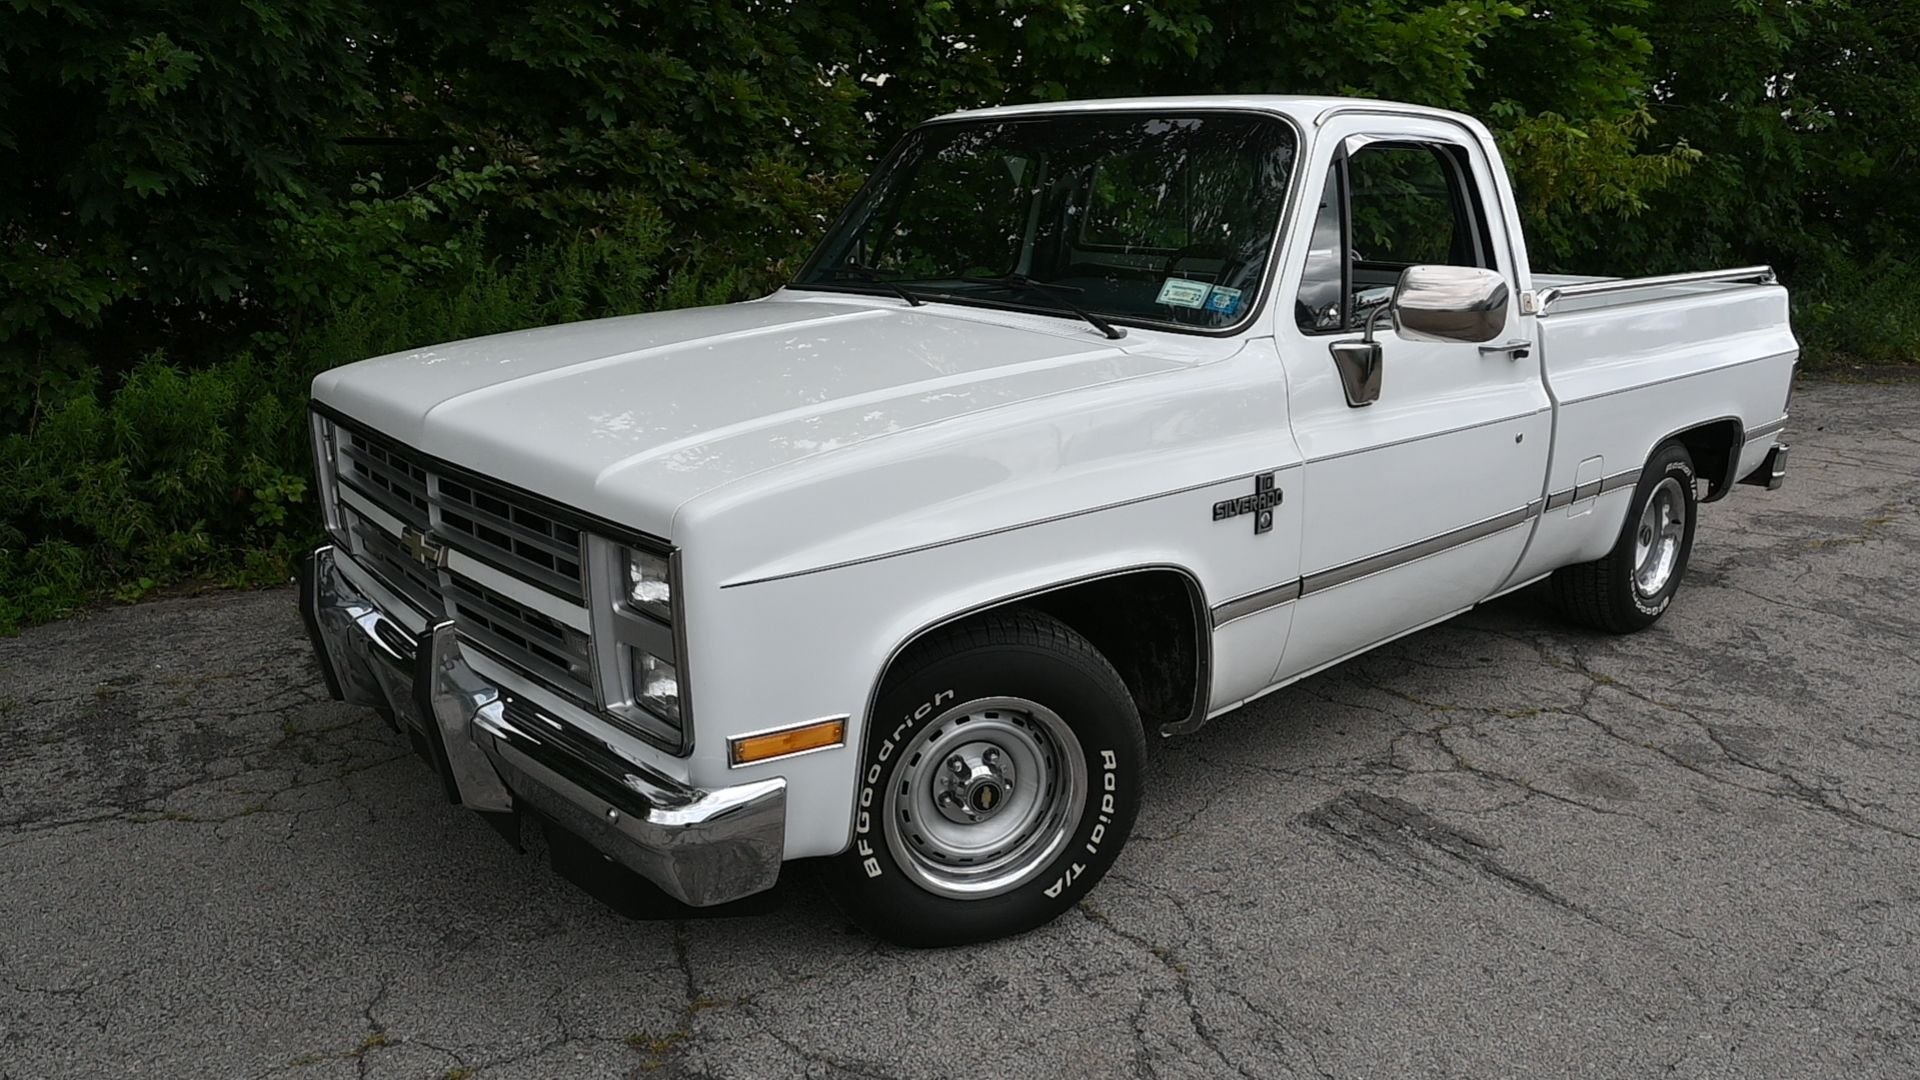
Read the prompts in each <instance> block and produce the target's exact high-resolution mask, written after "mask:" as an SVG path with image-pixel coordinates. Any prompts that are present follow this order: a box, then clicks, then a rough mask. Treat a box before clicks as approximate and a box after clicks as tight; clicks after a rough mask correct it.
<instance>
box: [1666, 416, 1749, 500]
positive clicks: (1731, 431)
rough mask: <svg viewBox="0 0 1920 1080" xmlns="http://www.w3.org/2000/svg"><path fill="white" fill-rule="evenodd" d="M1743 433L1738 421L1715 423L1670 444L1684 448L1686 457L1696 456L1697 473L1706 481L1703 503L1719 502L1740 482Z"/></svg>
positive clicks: (1685, 433) (1693, 430)
mask: <svg viewBox="0 0 1920 1080" xmlns="http://www.w3.org/2000/svg"><path fill="white" fill-rule="evenodd" d="M1740 430H1741V428H1740V421H1738V420H1731V419H1728V420H1715V421H1714V422H1712V423H1710V424H1701V425H1700V426H1699V427H1693V428H1688V429H1687V430H1685V431H1682V432H1680V433H1679V434H1677V435H1674V436H1673V437H1672V438H1671V439H1670V440H1668V441H1671V442H1677V443H1679V444H1681V445H1682V446H1685V447H1686V448H1687V453H1689V454H1691V455H1693V468H1694V471H1695V472H1696V473H1698V474H1699V475H1701V476H1704V477H1706V478H1707V495H1706V498H1705V499H1703V500H1701V501H1703V502H1712V501H1713V500H1715V499H1718V498H1720V497H1721V496H1723V495H1725V494H1726V493H1727V492H1728V491H1729V490H1731V489H1732V487H1733V482H1734V481H1735V480H1736V479H1738V477H1736V476H1734V475H1733V472H1734V470H1735V469H1736V468H1738V467H1739V465H1740ZM1656 449H1657V448H1656Z"/></svg>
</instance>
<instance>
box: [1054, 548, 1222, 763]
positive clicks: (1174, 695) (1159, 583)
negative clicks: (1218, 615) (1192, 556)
mask: <svg viewBox="0 0 1920 1080" xmlns="http://www.w3.org/2000/svg"><path fill="white" fill-rule="evenodd" d="M1017 603H1020V604H1022V605H1024V606H1026V607H1032V608H1038V609H1039V610H1041V611H1044V612H1046V613H1047V614H1049V615H1051V616H1053V617H1054V618H1056V619H1059V620H1060V621H1061V622H1063V623H1066V624H1067V625H1068V626H1070V627H1072V628H1073V629H1074V630H1076V631H1078V632H1079V633H1080V635H1081V636H1082V637H1084V638H1086V639H1087V640H1088V641H1090V642H1092V643H1093V647H1094V648H1096V649H1099V650H1100V654H1101V655H1102V656H1105V657H1106V658H1107V662H1108V663H1110V664H1112V665H1113V667H1114V670H1116V671H1118V672H1119V673H1120V678H1121V679H1122V680H1123V681H1124V682H1125V683H1126V684H1127V691H1128V692H1129V693H1131V694H1132V695H1133V701H1134V706H1135V707H1136V708H1138V709H1139V710H1140V720H1141V723H1142V724H1143V725H1144V726H1145V727H1146V729H1147V733H1148V734H1155V733H1157V732H1159V730H1160V728H1161V726H1162V725H1163V724H1175V723H1179V722H1180V721H1182V720H1186V719H1189V718H1190V717H1192V716H1193V715H1195V714H1196V713H1197V712H1203V711H1204V710H1205V707H1206V703H1205V702H1204V701H1202V700H1201V694H1202V693H1203V692H1204V689H1205V688H1204V687H1203V686H1202V673H1203V671H1204V668H1205V661H1206V644H1207V643H1206V639H1205V638H1203V637H1202V632H1203V631H1202V621H1201V620H1202V619H1204V618H1205V616H1204V614H1203V612H1205V610H1206V601H1205V600H1204V599H1203V598H1202V596H1201V595H1200V588H1199V586H1198V585H1197V584H1196V583H1195V582H1194V580H1193V578H1191V577H1190V576H1188V575H1187V574H1185V573H1182V572H1180V571H1178V570H1160V569H1155V570H1139V571H1134V572H1132V573H1127V574H1120V575H1117V576H1115V577H1107V578H1099V579H1096V580H1094V581H1087V582H1082V583H1080V584H1078V585H1069V586H1067V587H1065V588H1062V589H1055V590H1053V591H1051V592H1045V593H1041V594H1040V595H1038V596H1032V597H1028V598H1026V599H1024V600H1020V601H1017Z"/></svg>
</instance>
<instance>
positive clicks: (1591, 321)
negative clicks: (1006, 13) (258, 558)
mask: <svg viewBox="0 0 1920 1080" xmlns="http://www.w3.org/2000/svg"><path fill="white" fill-rule="evenodd" d="M1676 227H1681V223H1676ZM1797 356H1798V346H1797V345H1796V343H1795V340H1794V337H1793V335H1792V332H1791V331H1790V329H1789V327H1788V321H1787V296H1786V292H1785V290H1784V289H1782V288H1781V287H1780V286H1779V285H1778V284H1776V283H1775V282H1774V279H1773V275H1772V274H1771V272H1769V271H1768V270H1767V269H1765V268H1763V267H1762V268H1749V269H1740V270H1732V271H1725V272H1712V273H1700V274H1686V275H1679V276H1671V277H1664V278H1649V279H1637V280H1618V279H1604V278H1566V277H1551V278H1549V277H1547V276H1545V275H1536V274H1534V273H1533V272H1532V271H1531V269H1530V268H1529V267H1528V264H1527V251H1526V246H1525V244H1524V242H1523V239H1522V237H1521V233H1520V227H1519V223H1518V220H1517V213H1516V209H1515V203H1514V196H1513V191H1512V189H1511V186H1510V185H1509V183H1508V178H1507V174H1506V171H1505V169H1504V168H1503V167H1502V163H1501V160H1500V157H1499V155H1498V153H1497V151H1496V150H1495V148H1494V144H1493V140H1492V138H1491V137H1490V136H1489V134H1488V132H1487V129H1486V128H1484V127H1483V126H1481V125H1480V124H1478V123H1476V122H1475V121H1473V120H1472V119H1469V118H1467V117H1464V116H1459V115H1455V114H1452V113H1447V112H1441V111H1437V110H1434V109H1427V108H1417V107H1413V106H1406V105H1396V104H1391V103H1387V102H1380V101H1359V100H1344V99H1319V98H1294V97H1206V98H1153V99H1140V100H1115V101H1085V102H1071V103H1065V104H1053V105H1036V106H1021V107H1013V108H998V109H986V110H981V111H974V112H965V113H958V114H955V115H951V116H944V117H941V118H939V119H936V120H933V121H931V122H929V123H927V124H925V125H923V126H922V127H920V128H918V129H916V130H915V131H913V132H912V133H910V134H909V135H908V136H907V137H906V138H905V139H904V140H903V141H902V142H901V143H900V145H899V146H898V147H897V148H896V149H894V150H893V152H892V153H891V154H890V155H889V156H888V157H887V158H886V159H885V160H884V161H883V162H882V163H881V164H880V166H879V168H878V170H877V172H876V174H875V175H874V177H873V179H872V180H871V181H870V182H869V183H868V185H867V186H866V187H865V188H864V189H863V190H862V192H861V193H860V194H859V196H858V197H857V198H856V199H855V200H854V201H853V204H852V205H851V206H850V207H849V208H848V209H847V211H846V212H845V214H844V215H843V216H842V217H841V218H840V219H839V220H838V222H837V223H836V224H834V225H833V227H832V228H831V230H830V231H829V232H828V234H827V236H826V239H825V240H824V241H823V242H822V243H821V245H820V247H819V249H818V251H817V252H816V253H815V254H814V256H813V257H812V259H811V261H809V262H808V263H807V265H806V266H805V268H804V269H803V270H801V271H800V273H799V274H798V276H797V277H796V279H795V280H794V281H793V283H792V284H791V285H789V286H787V287H786V288H783V289H781V290H779V291H778V292H775V293H774V294H773V295H771V296H768V297H765V298H764V299H761V300H757V301H753V302H748V303H741V304H732V305H728V306H724V307H713V308H704V309H699V310H690V311H674V312H667V313H660V314H649V315H637V316H631V317H626V318H615V319H604V320H599V321H594V322H585V323H579V324H575V325H571V326H563V327H553V328H548V329H537V330H527V331H522V332H519V333H512V334H503V335H499V336H496V337H488V338H481V339H476V340H471V341H463V342H457V343H454V344H448V345H437V346H433V347H429V348H423V349H419V350H417V351H413V352H405V353H397V354H394V355H391V356H384V357H380V358H377V359H372V360H367V361H364V362H361V363H357V364H351V365H348V366H346V367H342V368H338V369H335V370H332V371H328V372H326V373H325V374H322V375H321V376H320V377H319V378H317V379H316V380H314V384H313V444H314V450H315V455H316V459H317V467H318V474H319V481H320V483H319V491H320V493H321V501H322V503H323V506H324V511H325V517H326V527H327V530H328V532H329V534H330V535H331V538H332V543H330V544H329V545H328V546H326V547H323V548H321V549H319V550H318V551H316V552H314V553H313V554H312V556H311V557H310V558H309V559H308V560H306V562H305V564H304V566H303V571H302V575H301V580H302V595H301V603H302V609H303V614H304V616H305V618H306V621H307V625H308V628H309V631H310V634H311V636H312V638H313V643H314V646H315V648H316V650H317V651H318V654H319V658H320V666H321V669H322V670H323V672H324V673H325V677H326V680H327V683H328V685H329V687H330V689H331V690H332V692H333V693H334V694H335V696H337V697H341V698H344V699H345V700H347V701H350V702H357V703H362V704H365V705H369V706H373V707H375V708H378V709H380V710H381V711H382V712H383V713H384V714H385V715H386V716H387V717H388V718H389V719H390V720H391V721H393V722H394V723H396V725H398V726H399V727H400V728H401V729H402V730H403V731H404V732H406V733H407V734H408V735H409V736H410V737H411V738H412V740H413V741H414V743H415V745H416V747H417V748H418V749H420V751H421V752H422V753H423V754H424V755H425V756H426V757H427V758H428V759H429V760H430V761H431V762H432V763H433V764H434V765H435V767H436V768H437V770H438V772H439V775H440V777H441V779H442V781H443V783H444V785H445V789H446V793H447V795H448V797H449V798H450V799H452V800H453V801H455V802H457V803H461V804H464V805H466V806H468V807H471V808H472V809H474V810H477V811H479V812H481V813H482V814H485V815H488V816H489V817H490V818H491V819H492V820H494V821H495V822H496V823H501V824H515V825H516V827H517V822H518V819H519V815H521V814H523V813H531V814H533V815H536V816H537V817H538V819H539V820H541V821H542V822H543V823H544V824H546V825H548V826H558V827H560V828H562V829H564V830H566V831H567V832H568V833H570V834H572V835H573V836H574V837H577V838H584V839H585V840H586V841H587V842H588V843H589V844H591V845H592V846H593V847H594V848H596V849H598V851H600V852H601V853H603V854H604V855H605V856H606V857H607V858H609V859H611V860H614V861H616V862H617V863H620V864H622V865H624V866H627V867H630V868H632V869H633V870H635V871H638V873H639V874H641V875H643V876H644V877H645V878H647V879H649V880H651V881H652V882H654V883H656V884H657V885H658V886H659V887H660V888H662V889H664V890H665V891H666V892H667V893H668V894H670V895H672V896H674V897H676V898H678V899H679V900H681V901H684V902H686V903H689V904H695V905H711V904H718V903H722V902H725V901H729V900H733V899H736V898H739V897H743V896H745V895H748V894H751V893H754V892H756V891H759V890H763V889H766V888H767V887H769V886H770V885H772V884H773V883H774V881H775V879H776V877H777V876H778V874H779V873H780V868H781V863H782V862H783V861H785V860H789V859H801V858H825V859H828V860H831V873H830V875H829V876H830V877H831V878H832V879H833V880H834V881H835V882H836V883H837V887H838V889H839V894H840V896H841V899H842V901H843V903H844V904H845V905H846V906H847V908H848V909H849V910H850V911H851V912H852V913H853V914H854V915H856V916H857V917H858V918H859V919H861V920H862V921H864V922H865V923H866V924H867V925H868V926H870V927H871V928H872V929H873V930H874V931H875V932H876V933H878V934H880V935H882V936H884V937H887V938H889V939H892V940H895V941H900V942H906V943H912V944H923V945H929V944H948V943H959V942H966V941H974V940H980V939H984V938H989V937H993V936H997V935H1003V934H1009V933H1015V932H1019V931H1022V930H1026V929H1029V928H1031V927H1034V926H1037V925H1039V924H1042V923H1044V922H1046V921H1047V920H1049V919H1051V918H1053V917H1054V916H1056V915H1057V914H1059V913H1060V912H1061V911H1063V910H1064V909H1066V908H1068V907H1069V906H1071V905H1072V904H1074V903H1075V902H1076V901H1077V900H1078V899H1079V898H1080V897H1081V896H1082V895H1083V894H1084V893H1086V891H1087V890H1088V889H1090V888H1091V887H1092V886H1093V885H1094V883H1095V882H1096V881H1097V880H1098V879H1099V878H1100V877H1101V875H1102V874H1103V873H1104V872H1105V871H1106V869H1107V868H1108V867H1109V866H1111V865H1112V864H1113V861H1114V858H1115V857H1116V856H1117V855H1118V853H1119V851H1120V848H1121V845H1122V844H1123V843H1124V842H1125V841H1126V839H1127V835H1128V832H1129V829H1130V826H1131V825H1132V823H1133V820H1134V816H1135V813H1136V811H1137V809H1138V806H1139V802H1140V799H1141V798H1142V796H1143V792H1144V788H1143V784H1142V777H1143V774H1144V772H1145V770H1146V768H1147V765H1146V761H1145V755H1146V743H1147V739H1148V737H1149V736H1161V735H1178V734H1181V733H1185V732H1191V731H1193V730H1194V729H1196V728H1198V727H1200V726H1201V725H1202V724H1204V723H1206V722H1207V721H1208V720H1209V719H1210V718H1213V717H1217V716H1219V715H1220V714H1222V713H1225V712H1228V711H1231V710H1233V709H1236V708H1238V707H1240V706H1241V705H1244V704H1246V703H1247V702H1249V701H1252V700H1253V699H1255V698H1258V697H1260V696H1261V695H1263V694H1267V693H1270V692H1272V691H1274V690H1276V689H1278V688H1280V687H1283V686H1286V685H1287V684H1288V683H1291V682H1293V681H1295V680H1298V679H1300V678H1303V677H1305V676H1307V675H1310V674H1312V673H1314V672H1316V671H1319V670H1321V669H1322V668H1325V667H1327V666H1328V665H1330V664H1335V663H1338V662H1339V661H1341V660H1343V659H1345V658H1347V657H1351V656H1354V655H1355V654H1357V653H1360V652H1363V651H1365V650H1367V649H1370V648H1372V647H1374V646H1376V645H1379V644H1381V643H1382V642H1385V641H1389V640H1391V639H1393V638H1396V637H1399V636H1401V635H1403V634H1407V633H1410V632H1413V631H1415V630H1418V629H1420V628H1422V627H1425V626H1428V625H1431V624H1433V623H1436V622H1439V621H1441V620H1443V619H1446V618H1448V617H1450V616H1453V615H1456V614H1458V613H1460V612H1462V611H1465V610H1467V609H1469V608H1471V607H1473V606H1474V605H1476V604H1479V603H1482V602H1484V601H1486V600H1488V599H1489V598H1491V597H1496V596H1499V595H1501V594H1502V593H1506V592H1510V591H1512V590H1515V589H1519V588H1522V587H1524V586H1526V585H1529V584H1531V583H1534V582H1539V581H1543V580H1544V581H1546V582H1548V587H1549V588H1550V589H1551V591H1552V592H1553V594H1554V595H1555V596H1556V597H1557V598H1558V599H1559V601H1560V603H1561V605H1562V607H1563V608H1564V610H1565V611H1566V613H1567V614H1568V615H1570V616H1572V617H1574V618H1576V619H1578V620H1581V621H1583V622H1586V623H1589V624H1592V625H1594V626H1597V627H1600V628H1602V629H1605V630H1608V631H1614V632H1624V631H1629V630H1635V629H1638V628H1641V627H1644V626H1647V625H1648V624H1650V623H1652V622H1653V621H1654V620H1655V619H1657V618H1659V617H1660V615H1661V613H1662V612H1663V611H1664V610H1665V609H1666V607H1667V605H1668V604H1669V603H1670V602H1671V601H1672V599H1673V596H1674V592H1675V590H1676V589H1677V588H1678V587H1679V584H1680V581H1681V577H1682V574H1683V572H1684V571H1685V569H1686V564H1687V554H1688V550H1689V547H1690V545H1691V544H1692V542H1693V537H1694V526H1695V522H1696V520H1697V514H1698V512H1699V504H1700V503H1704V502H1711V501H1713V500H1715V499H1718V498H1721V497H1722V496H1724V495H1726V494H1728V493H1729V492H1731V491H1733V490H1734V487H1735V485H1736V484H1739V483H1750V484H1756V485H1760V486H1763V487H1774V486H1777V485H1778V484H1779V482H1780V479H1781V476H1782V472H1783V469H1784V465H1785V460H1786V447H1785V446H1784V445H1781V444H1780V442H1779V436H1780V434H1781V431H1782V429H1783V428H1784V427H1785V425H1786V422H1787V418H1786V411H1787V403H1788V397H1789V393H1790V387H1791V381H1792V374H1793V367H1794V363H1795V360H1796V358H1797ZM515 835H517V833H516V834H515Z"/></svg>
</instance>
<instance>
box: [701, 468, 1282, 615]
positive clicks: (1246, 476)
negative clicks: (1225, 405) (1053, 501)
mask: <svg viewBox="0 0 1920 1080" xmlns="http://www.w3.org/2000/svg"><path fill="white" fill-rule="evenodd" d="M1299 467H1300V463H1299V462H1294V463H1293V464H1290V465H1276V466H1273V467H1271V468H1266V469H1256V470H1254V471H1253V472H1248V473H1241V474H1239V475H1238V476H1229V477H1227V478H1225V479H1223V480H1207V481H1205V482H1203V483H1198V484H1188V485H1187V486H1186V487H1179V488H1174V489H1173V490H1171V491H1161V492H1156V493H1155V494H1152V495H1139V496H1135V497H1134V498H1131V499H1121V500H1120V501H1119V502H1110V503H1102V504H1100V505H1099V506H1089V507H1087V508H1086V509H1084V510H1068V511H1066V512H1064V513H1059V514H1054V515H1052V516H1050V517H1043V518H1034V519H1033V520H1032V521H1022V522H1018V523H1016V524H1013V525H1002V526H1000V527H999V528H997V529H984V530H982V531H980V532H976V533H968V534H967V535H965V536H955V537H952V538H950V539H946V540H934V541H932V542H930V543H925V544H915V545H914V546H912V547H904V548H898V549H896V550H893V551H883V552H880V553H879V554H877V555H862V556H860V557H859V558H857V559H843V560H841V561H840V562H836V563H827V564H825V565H822V566H815V567H810V568H808V569H805V570H789V571H787V572H785V573H782V574H768V575H767V576H766V577H757V578H748V579H747V580H745V581H727V582H722V583H721V585H720V587H721V588H723V589H738V588H742V587H744V586H747V585H763V584H765V583H767V582H769V581H785V580H787V579H788V578H797V577H806V576H807V575H808V574H824V573H826V572H827V571H829V570H844V569H846V568H847V567H849V566H860V565H862V564H863V563H870V562H879V561H880V560H882V559H891V558H894V557H896V556H900V555H917V554H919V553H920V552H922V551H932V550H933V549H934V548H941V547H947V546H948V545H951V544H964V543H966V542H967V541H969V540H980V539H984V538H986V537H989V536H998V535H1000V534H1001V533H1010V532H1016V531H1018V530H1020V529H1030V528H1033V527H1034V526H1036V525H1052V524H1053V523H1055V522H1057V521H1066V520H1068V519H1069V518H1077V517H1085V516H1087V515H1088V514H1098V513H1100V512H1102V511H1104V510H1117V509H1119V508H1120V507H1123V506H1133V505H1134V504H1136V503H1143V502H1152V501H1153V500H1155V499H1165V498H1169V497H1171V496H1174V495H1185V494H1187V493H1188V492H1190V491H1203V490H1205V489H1207V488H1210V487H1219V486H1220V485H1222V484H1238V483H1240V482H1241V481H1243V480H1251V479H1253V478H1254V477H1256V476H1265V475H1267V474H1268V473H1275V474H1278V473H1283V472H1286V471H1287V470H1289V469H1297V468H1299ZM1276 479H1277V476H1276ZM1133 569H1135V570H1139V569H1149V568H1148V567H1134V568H1133ZM1169 569H1177V568H1172V567H1170V568H1169ZM1130 572H1131V571H1129V570H1121V571H1116V573H1122V574H1124V573H1130ZM1098 576H1100V577H1112V576H1114V575H1113V574H1101V575H1098ZM1082 580H1093V579H1091V578H1086V579H1082ZM1068 584H1072V583H1071V582H1070V583H1068ZM1057 587H1058V586H1049V588H1057Z"/></svg>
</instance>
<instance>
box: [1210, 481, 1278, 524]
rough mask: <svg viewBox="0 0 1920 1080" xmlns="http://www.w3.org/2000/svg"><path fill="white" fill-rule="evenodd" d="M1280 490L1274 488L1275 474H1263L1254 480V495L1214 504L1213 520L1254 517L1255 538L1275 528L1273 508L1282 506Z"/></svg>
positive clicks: (1223, 500)
mask: <svg viewBox="0 0 1920 1080" xmlns="http://www.w3.org/2000/svg"><path fill="white" fill-rule="evenodd" d="M1281 497H1282V496H1281V493H1280V489H1279V488H1277V487H1274V486H1273V474H1272V473H1261V474H1260V475H1258V476H1256V477H1254V478H1253V494H1251V495H1242V496H1240V497H1239V498H1237V499H1222V500H1220V501H1219V502H1217V503H1214V504H1213V520H1215V521H1225V520H1227V519H1228V518H1230V517H1239V516H1240V515H1241V514H1252V515H1253V532H1254V535H1255V536H1258V535H1260V534H1261V533H1263V532H1268V531H1271V530H1272V528H1273V508H1274V507H1276V506H1279V505H1280V499H1281Z"/></svg>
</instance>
